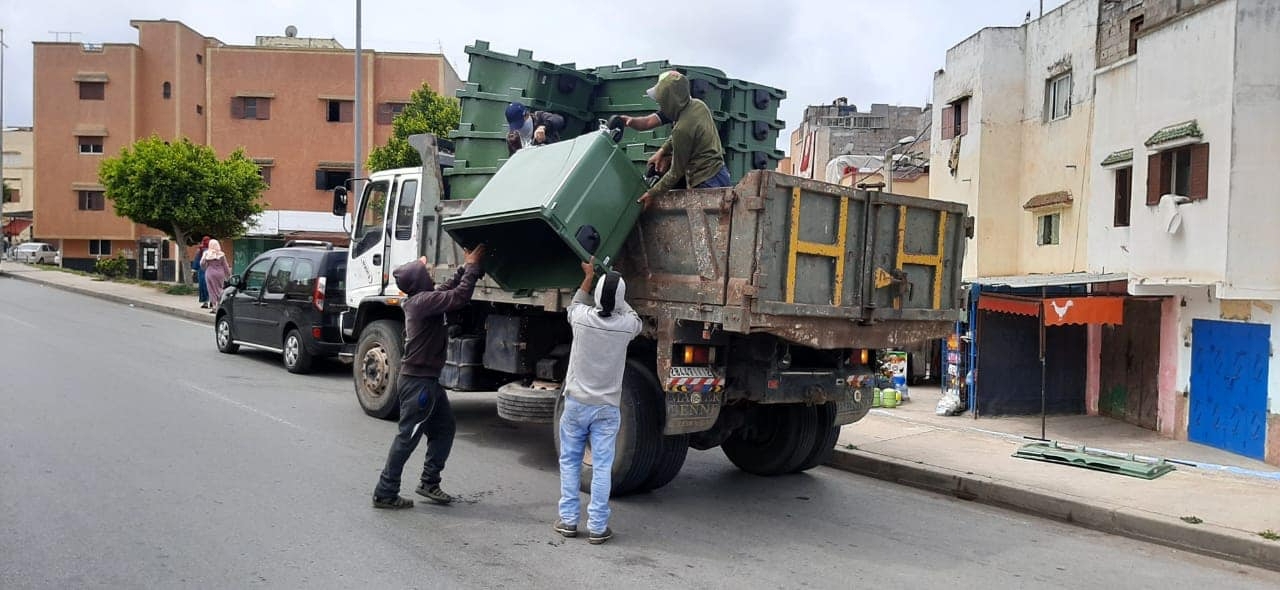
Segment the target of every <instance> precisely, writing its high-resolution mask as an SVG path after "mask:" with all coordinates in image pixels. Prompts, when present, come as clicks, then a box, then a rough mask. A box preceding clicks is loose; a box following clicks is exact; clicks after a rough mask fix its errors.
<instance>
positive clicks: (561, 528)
mask: <svg viewBox="0 0 1280 590" xmlns="http://www.w3.org/2000/svg"><path fill="white" fill-rule="evenodd" d="M551 528H553V529H555V531H556V532H557V533H560V534H561V535H562V536H565V537H570V538H572V537H576V536H578V525H576V524H565V523H564V521H563V520H557V521H556V524H555V525H554V526H552V527H551Z"/></svg>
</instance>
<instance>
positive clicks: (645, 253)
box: [617, 188, 734, 305]
mask: <svg viewBox="0 0 1280 590" xmlns="http://www.w3.org/2000/svg"><path fill="white" fill-rule="evenodd" d="M733 195H734V193H733V189H731V188H725V189H713V190H705V189H704V190H696V191H673V192H671V193H668V194H667V195H664V196H663V197H662V198H661V199H656V200H655V203H654V204H653V206H652V207H651V208H650V209H649V211H648V212H646V213H645V214H644V215H642V216H641V218H640V222H639V223H638V224H637V225H636V228H635V229H634V230H632V232H631V235H630V236H629V237H628V239H627V243H626V245H625V246H624V248H623V251H622V253H621V254H620V256H619V262H618V264H617V270H618V271H619V272H621V273H622V274H623V275H624V276H625V277H626V278H627V295H628V298H630V299H636V300H652V301H665V302H672V303H704V304H709V305H723V304H724V302H725V287H726V279H727V276H728V272H729V270H728V258H729V252H730V250H731V248H730V244H729V242H730V239H731V237H732V235H731V232H730V221H731V215H730V211H731V207H732V204H733V199H734V197H733Z"/></svg>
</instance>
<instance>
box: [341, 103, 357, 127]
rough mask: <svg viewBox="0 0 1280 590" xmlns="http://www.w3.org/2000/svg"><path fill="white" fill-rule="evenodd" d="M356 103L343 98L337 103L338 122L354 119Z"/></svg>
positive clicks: (348, 121)
mask: <svg viewBox="0 0 1280 590" xmlns="http://www.w3.org/2000/svg"><path fill="white" fill-rule="evenodd" d="M355 110H356V103H354V102H352V101H349V100H344V101H342V104H339V105H338V122H339V123H350V122H351V121H353V120H355Z"/></svg>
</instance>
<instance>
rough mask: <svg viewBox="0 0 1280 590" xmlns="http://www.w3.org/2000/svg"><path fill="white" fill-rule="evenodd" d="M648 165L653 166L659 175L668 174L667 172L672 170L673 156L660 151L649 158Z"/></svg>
mask: <svg viewBox="0 0 1280 590" xmlns="http://www.w3.org/2000/svg"><path fill="white" fill-rule="evenodd" d="M648 164H649V165H650V166H653V169H654V170H656V171H657V172H658V174H666V173H667V170H668V169H670V168H671V156H669V155H667V153H666V152H663V151H662V150H661V149H659V150H658V151H656V152H654V153H653V155H652V156H649V161H648Z"/></svg>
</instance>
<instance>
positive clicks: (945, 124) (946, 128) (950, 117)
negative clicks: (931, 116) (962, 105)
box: [942, 106, 956, 139]
mask: <svg viewBox="0 0 1280 590" xmlns="http://www.w3.org/2000/svg"><path fill="white" fill-rule="evenodd" d="M954 108H955V107H951V106H946V107H943V108H942V139H952V138H954V137H955V136H956V124H955V115H954V114H953V113H952V110H953V109H954Z"/></svg>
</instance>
